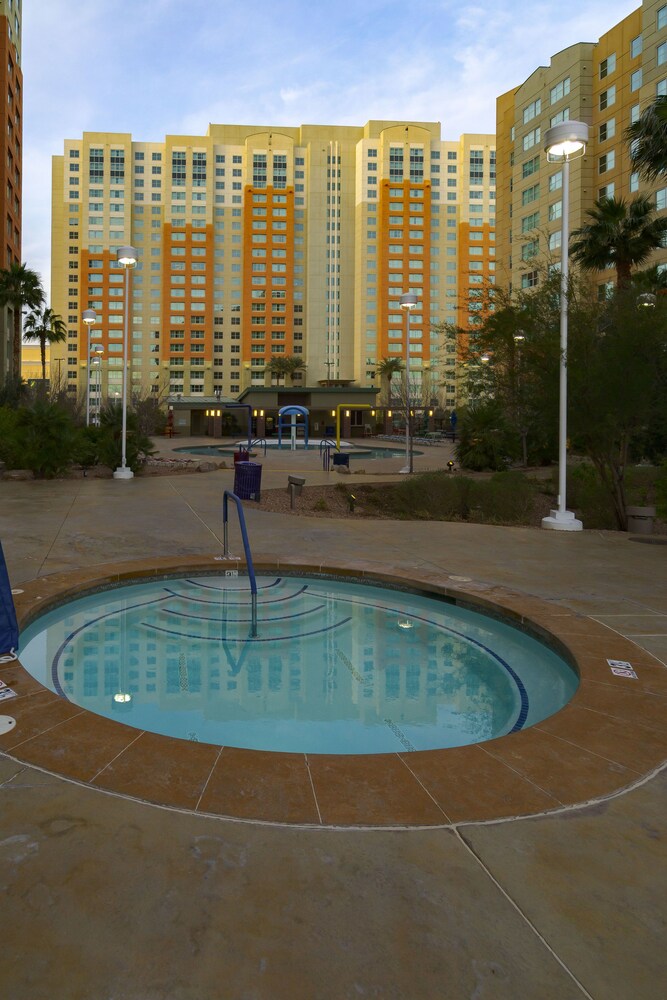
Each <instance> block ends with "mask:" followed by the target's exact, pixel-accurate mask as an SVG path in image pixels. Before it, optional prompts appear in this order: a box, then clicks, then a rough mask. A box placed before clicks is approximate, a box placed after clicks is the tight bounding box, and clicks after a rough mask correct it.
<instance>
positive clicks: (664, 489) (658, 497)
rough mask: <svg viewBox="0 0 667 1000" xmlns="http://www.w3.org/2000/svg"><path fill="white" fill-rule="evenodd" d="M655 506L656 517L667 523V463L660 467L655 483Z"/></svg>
mask: <svg viewBox="0 0 667 1000" xmlns="http://www.w3.org/2000/svg"><path fill="white" fill-rule="evenodd" d="M655 504H656V508H657V514H658V517H660V518H662V520H663V521H667V461H665V462H663V463H662V465H661V466H660V471H659V472H658V476H657V478H656V481H655Z"/></svg>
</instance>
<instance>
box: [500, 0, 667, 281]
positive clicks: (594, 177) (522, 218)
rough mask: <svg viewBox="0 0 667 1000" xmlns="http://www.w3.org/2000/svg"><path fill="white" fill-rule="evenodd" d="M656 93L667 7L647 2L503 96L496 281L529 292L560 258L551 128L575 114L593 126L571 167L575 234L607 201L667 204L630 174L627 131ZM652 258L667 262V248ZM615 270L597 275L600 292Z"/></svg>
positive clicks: (662, 78) (664, 56)
mask: <svg viewBox="0 0 667 1000" xmlns="http://www.w3.org/2000/svg"><path fill="white" fill-rule="evenodd" d="M658 95H667V4H666V3H665V2H664V0H663V2H660V0H645V2H644V3H643V4H642V6H641V7H640V8H638V9H637V10H635V11H633V12H632V13H631V14H629V15H628V16H627V17H626V18H624V19H623V20H622V21H620V22H619V23H618V24H616V25H614V26H613V27H612V28H611V29H610V30H609V31H607V32H606V33H605V34H604V35H602V36H601V37H600V38H599V39H598V41H596V42H579V43H577V44H575V45H572V46H570V47H569V48H567V49H564V50H563V51H562V52H558V53H557V54H556V55H554V56H553V57H552V58H551V61H550V64H549V66H540V67H538V68H537V69H536V70H535V72H534V73H533V74H532V75H531V76H530V77H529V78H528V79H527V80H526V81H525V82H524V83H522V84H521V85H520V86H519V87H517V88H515V89H514V90H511V91H509V92H508V93H506V94H503V95H502V96H501V97H499V98H498V101H497V146H498V221H497V229H498V232H497V241H498V270H497V276H498V283H499V284H500V285H502V286H503V287H505V288H509V289H519V288H523V289H526V288H532V287H535V285H537V284H538V282H539V280H540V273H541V268H543V267H544V266H549V265H553V264H556V265H558V262H559V261H560V254H561V225H562V213H563V211H564V206H563V202H562V183H563V175H562V166H561V165H559V164H558V163H547V160H546V155H545V153H544V135H545V132H546V131H547V129H549V128H550V127H552V126H554V125H557V124H560V123H561V122H564V121H567V120H569V119H573V120H577V121H582V122H585V123H586V124H587V125H588V126H589V142H588V145H587V148H586V153H585V155H584V156H583V157H582V158H580V159H577V160H573V161H572V163H571V167H570V204H569V213H570V214H569V220H570V230H573V229H576V228H577V227H579V226H581V225H582V224H583V223H584V222H585V221H586V211H587V209H590V208H592V207H593V204H594V202H595V201H596V200H597V199H598V198H601V197H604V196H607V197H612V196H613V197H616V198H624V199H626V200H627V199H631V198H632V197H634V196H635V194H636V193H638V192H643V193H650V194H655V196H656V203H657V207H658V209H659V210H660V211H662V210H664V209H667V188H666V187H665V185H664V184H663V185H660V184H656V185H653V186H647V185H646V184H644V183H643V182H642V181H641V179H640V178H639V177H638V175H637V174H636V173H635V172H633V169H632V164H631V160H630V150H629V147H628V144H627V142H626V141H625V140H624V137H623V135H624V132H625V129H626V128H627V127H628V126H629V125H630V124H631V123H632V122H634V121H636V120H637V118H638V117H639V115H640V113H641V112H642V111H643V110H644V109H645V108H646V107H647V106H648V105H649V104H650V103H651V102H652V101H653V100H654V99H655V97H656V96H658ZM651 263H652V264H658V265H662V264H667V250H664V251H663V250H661V251H658V252H657V253H656V254H655V257H654V259H653V261H652V262H651ZM613 277H614V276H613V272H612V271H609V272H607V273H605V272H602V273H601V274H600V275H599V276H598V275H596V276H595V278H594V281H595V282H596V283H597V285H598V288H599V294H601V295H602V294H603V293H604V290H605V286H608V284H609V283H610V282H612V281H613Z"/></svg>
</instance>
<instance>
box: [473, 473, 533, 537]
mask: <svg viewBox="0 0 667 1000" xmlns="http://www.w3.org/2000/svg"><path fill="white" fill-rule="evenodd" d="M533 496H534V488H533V486H532V485H531V483H530V482H529V480H528V479H526V477H525V476H524V475H523V473H521V472H514V471H512V472H497V473H496V474H495V475H494V476H493V477H492V478H491V479H490V480H486V481H485V482H473V483H471V490H470V505H471V508H473V509H474V508H475V507H477V506H478V507H479V512H480V515H481V519H482V520H484V521H488V522H489V523H490V524H525V523H526V521H527V520H528V519H529V517H530V512H531V509H532V504H533Z"/></svg>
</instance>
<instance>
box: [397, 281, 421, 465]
mask: <svg viewBox="0 0 667 1000" xmlns="http://www.w3.org/2000/svg"><path fill="white" fill-rule="evenodd" d="M418 302H419V299H418V297H417V296H416V295H415V293H414V292H404V293H403V295H401V297H400V299H399V303H400V306H401V309H404V310H405V326H406V336H405V466H404V467H403V468H402V469H399V472H401V473H404V474H407V473H410V472H412V469H413V466H412V442H411V440H410V402H411V400H410V313H411V312H412V310H413V309H414V308H415V307H416V306H417V303H418Z"/></svg>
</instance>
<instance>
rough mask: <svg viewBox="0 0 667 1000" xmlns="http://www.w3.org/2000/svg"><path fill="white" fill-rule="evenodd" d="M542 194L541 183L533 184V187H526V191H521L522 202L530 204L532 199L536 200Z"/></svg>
mask: <svg viewBox="0 0 667 1000" xmlns="http://www.w3.org/2000/svg"><path fill="white" fill-rule="evenodd" d="M539 196H540V185H539V184H533V186H532V187H529V188H526V190H525V191H522V192H521V204H522V205H529V204H530V203H531V201H536V200H537V199H538V198H539Z"/></svg>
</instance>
